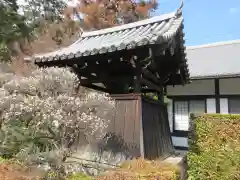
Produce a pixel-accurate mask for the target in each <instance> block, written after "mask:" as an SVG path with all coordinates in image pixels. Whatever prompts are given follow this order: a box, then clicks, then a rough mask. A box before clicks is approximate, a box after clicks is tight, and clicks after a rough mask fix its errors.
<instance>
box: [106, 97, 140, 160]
mask: <svg viewBox="0 0 240 180" xmlns="http://www.w3.org/2000/svg"><path fill="white" fill-rule="evenodd" d="M112 97H113V98H114V99H115V101H116V113H115V116H114V117H113V119H112V121H111V124H110V127H109V131H110V132H112V133H114V134H116V135H117V136H118V137H121V138H122V139H123V140H124V143H126V145H127V147H128V149H129V151H130V153H131V155H132V156H134V157H139V156H140V121H139V119H140V114H141V110H140V109H139V105H140V104H139V103H141V96H140V95H136V94H122V95H112Z"/></svg>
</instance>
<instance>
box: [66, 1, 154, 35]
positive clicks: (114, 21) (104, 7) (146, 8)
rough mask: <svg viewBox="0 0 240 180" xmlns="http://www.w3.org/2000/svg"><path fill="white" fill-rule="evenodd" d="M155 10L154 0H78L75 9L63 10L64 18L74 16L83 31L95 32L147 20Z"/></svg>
mask: <svg viewBox="0 0 240 180" xmlns="http://www.w3.org/2000/svg"><path fill="white" fill-rule="evenodd" d="M156 8H157V2H156V1H155V0H151V1H148V2H147V1H140V2H136V1H132V0H79V3H78V4H77V6H76V7H68V8H67V9H66V10H65V16H66V17H71V16H74V15H75V16H76V17H78V19H79V20H80V22H81V24H82V27H83V28H84V30H96V29H102V28H107V27H112V26H117V25H120V24H127V23H131V22H134V21H138V20H141V19H145V18H148V17H149V16H150V12H151V11H153V10H155V9H156Z"/></svg>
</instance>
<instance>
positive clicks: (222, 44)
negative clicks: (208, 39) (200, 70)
mask: <svg viewBox="0 0 240 180" xmlns="http://www.w3.org/2000/svg"><path fill="white" fill-rule="evenodd" d="M231 44H240V39H236V40H228V41H219V42H214V43H207V44H202V45H196V46H187V47H186V49H187V50H194V49H202V48H210V47H216V46H225V45H231Z"/></svg>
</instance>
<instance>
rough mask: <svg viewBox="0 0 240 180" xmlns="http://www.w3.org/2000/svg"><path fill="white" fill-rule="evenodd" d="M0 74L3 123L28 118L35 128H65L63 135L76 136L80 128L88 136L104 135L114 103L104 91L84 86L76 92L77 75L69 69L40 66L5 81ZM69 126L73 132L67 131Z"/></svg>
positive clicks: (0, 102) (59, 129)
mask: <svg viewBox="0 0 240 180" xmlns="http://www.w3.org/2000/svg"><path fill="white" fill-rule="evenodd" d="M0 73H1V72H0ZM2 76H3V75H2V74H0V83H2V85H1V84H0V85H1V86H0V112H1V114H0V116H1V119H2V120H3V124H7V123H8V121H9V120H11V119H15V120H16V121H18V120H21V119H30V120H31V126H32V127H35V128H36V131H38V130H39V131H40V130H41V128H42V127H44V126H45V125H46V124H47V125H48V126H49V127H50V128H52V129H53V130H54V132H61V131H62V130H63V129H65V130H66V132H64V133H63V134H64V135H63V138H64V136H69V137H73V138H75V136H77V133H78V132H80V131H81V132H84V134H85V135H86V136H87V137H91V139H102V138H103V136H105V134H106V132H107V128H108V124H109V122H110V120H111V119H110V116H111V114H112V113H113V112H114V110H115V107H114V106H115V102H114V101H113V100H112V99H111V98H110V97H109V95H108V94H106V93H100V92H96V91H93V90H89V89H86V88H83V87H81V88H80V91H79V92H78V93H77V94H76V93H75V89H76V86H77V85H78V80H77V76H76V75H75V74H74V73H72V72H71V71H70V70H69V69H65V68H56V67H51V68H46V69H43V68H41V69H37V70H35V71H33V72H32V73H31V74H30V75H29V76H25V77H17V76H14V75H12V76H11V79H10V80H7V81H3V80H1V79H2V78H1V77H2ZM68 129H74V130H75V131H74V132H73V131H69V132H68ZM71 133H72V134H71Z"/></svg>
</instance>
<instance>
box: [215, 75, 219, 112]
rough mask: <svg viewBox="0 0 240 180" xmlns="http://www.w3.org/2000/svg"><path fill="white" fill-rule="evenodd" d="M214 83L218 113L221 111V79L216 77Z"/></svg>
mask: <svg viewBox="0 0 240 180" xmlns="http://www.w3.org/2000/svg"><path fill="white" fill-rule="evenodd" d="M214 84H215V100H216V113H220V92H219V79H214Z"/></svg>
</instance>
